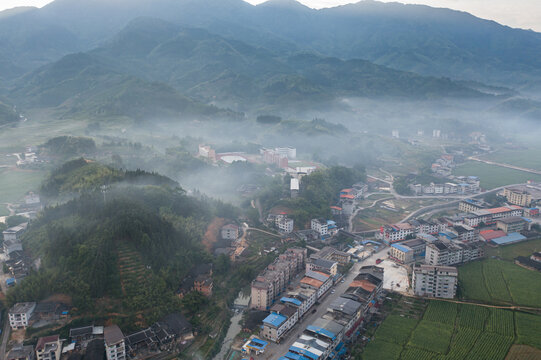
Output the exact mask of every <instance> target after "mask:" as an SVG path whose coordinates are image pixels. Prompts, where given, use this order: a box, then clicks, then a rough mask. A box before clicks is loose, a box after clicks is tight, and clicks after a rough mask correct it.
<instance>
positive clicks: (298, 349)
mask: <svg viewBox="0 0 541 360" xmlns="http://www.w3.org/2000/svg"><path fill="white" fill-rule="evenodd" d="M289 350H291V351H295V352H297V353H299V354H302V355H305V356H306V357H308V358H310V359H313V360H318V358H319V356H317V355H316V354H314V353H312V352H310V351H308V350H306V349H301V348H298V347H296V346H292V347H290V348H289Z"/></svg>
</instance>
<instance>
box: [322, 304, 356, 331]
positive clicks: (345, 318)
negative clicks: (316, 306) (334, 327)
mask: <svg viewBox="0 0 541 360" xmlns="http://www.w3.org/2000/svg"><path fill="white" fill-rule="evenodd" d="M362 308H363V306H362V304H361V303H360V302H358V301H355V300H351V299H347V298H343V297H339V298H336V299H335V300H333V302H331V304H330V305H329V307H328V308H327V314H325V315H323V317H324V318H330V319H331V320H334V321H336V322H337V323H339V324H341V325H344V335H345V337H350V336H351V335H352V333H353V332H354V331H355V329H356V328H357V327H358V326H359V325H360V324H361V322H360V321H359V320H361V316H362V313H363V312H362Z"/></svg>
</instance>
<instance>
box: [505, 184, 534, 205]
mask: <svg viewBox="0 0 541 360" xmlns="http://www.w3.org/2000/svg"><path fill="white" fill-rule="evenodd" d="M503 196H505V198H506V199H507V202H508V203H510V204H513V205H518V206H522V207H528V206H530V204H531V203H532V195H531V194H530V193H529V192H527V191H524V190H520V189H513V188H505V189H503Z"/></svg>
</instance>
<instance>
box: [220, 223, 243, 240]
mask: <svg viewBox="0 0 541 360" xmlns="http://www.w3.org/2000/svg"><path fill="white" fill-rule="evenodd" d="M221 233H222V239H224V240H236V239H237V238H238V237H239V227H238V226H237V225H234V224H227V225H225V226H222V230H221Z"/></svg>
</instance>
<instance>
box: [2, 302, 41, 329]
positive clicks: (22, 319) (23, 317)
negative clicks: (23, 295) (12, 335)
mask: <svg viewBox="0 0 541 360" xmlns="http://www.w3.org/2000/svg"><path fill="white" fill-rule="evenodd" d="M35 308H36V303H35V302H26V303H17V304H15V305H13V307H12V308H11V309H9V314H8V316H9V326H11V328H12V329H13V330H17V329H21V328H24V329H26V328H27V327H28V323H29V321H30V318H31V317H32V314H33V313H34V309H35Z"/></svg>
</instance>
